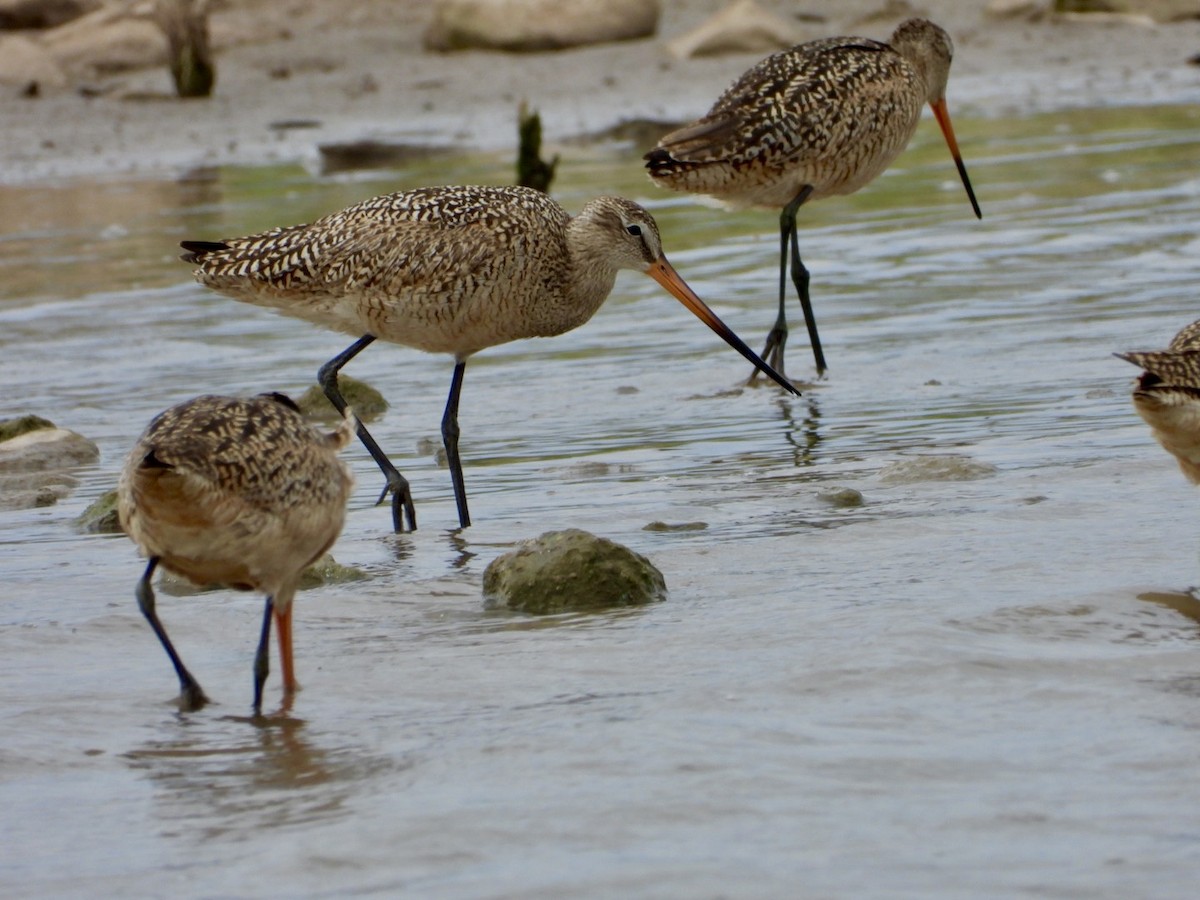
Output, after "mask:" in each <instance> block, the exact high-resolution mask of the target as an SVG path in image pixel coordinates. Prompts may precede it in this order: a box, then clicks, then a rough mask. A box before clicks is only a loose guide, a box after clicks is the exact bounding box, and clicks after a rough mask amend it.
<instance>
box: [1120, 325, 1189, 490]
mask: <svg viewBox="0 0 1200 900" xmlns="http://www.w3.org/2000/svg"><path fill="white" fill-rule="evenodd" d="M1116 355H1117V356H1119V357H1120V358H1121V359H1123V360H1126V361H1127V362H1131V363H1133V364H1134V365H1135V366H1139V367H1141V368H1142V369H1144V370H1145V371H1144V372H1142V374H1141V375H1140V376H1139V377H1138V380H1137V382H1136V383H1135V387H1134V389H1133V406H1134V409H1136V410H1137V412H1138V415H1140V416H1141V417H1142V418H1143V419H1144V420H1145V421H1146V424H1148V425H1149V426H1150V430H1151V432H1152V433H1153V434H1154V437H1155V439H1156V440H1157V441H1158V442H1159V443H1160V444H1162V446H1163V448H1164V449H1165V450H1166V451H1167V452H1168V453H1170V454H1171V455H1172V456H1174V457H1175V459H1176V460H1177V461H1178V462H1179V468H1180V469H1181V470H1182V471H1183V474H1184V475H1185V476H1187V478H1188V480H1189V481H1191V482H1192V484H1200V320H1197V321H1195V322H1193V323H1192V324H1191V325H1188V326H1187V327H1186V328H1184V329H1183V330H1182V331H1180V332H1179V333H1178V334H1177V335H1175V337H1174V338H1173V339H1172V341H1171V343H1170V345H1168V347H1167V349H1166V350H1141V351H1131V352H1129V353H1118V354H1116Z"/></svg>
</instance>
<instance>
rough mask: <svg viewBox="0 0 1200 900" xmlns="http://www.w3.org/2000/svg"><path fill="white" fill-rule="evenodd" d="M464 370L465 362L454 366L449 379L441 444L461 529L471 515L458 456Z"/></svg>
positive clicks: (468, 524) (467, 525)
mask: <svg viewBox="0 0 1200 900" xmlns="http://www.w3.org/2000/svg"><path fill="white" fill-rule="evenodd" d="M466 369H467V363H466V361H465V360H463V361H460V362H459V363H457V364H456V365H455V366H454V376H453V377H452V378H451V379H450V396H449V397H448V398H447V399H446V412H445V413H444V414H443V415H442V443H443V444H444V445H445V447H446V463H447V465H449V466H450V479H451V480H452V481H453V482H454V502H455V503H456V504H458V524H459V527H461V528H468V527H470V525H471V514H470V513H469V512H468V511H467V486H466V483H465V482H464V481H463V471H462V460H461V459H460V458H459V456H458V397H459V395H460V394H461V393H462V383H463V374H464V373H465V372H466Z"/></svg>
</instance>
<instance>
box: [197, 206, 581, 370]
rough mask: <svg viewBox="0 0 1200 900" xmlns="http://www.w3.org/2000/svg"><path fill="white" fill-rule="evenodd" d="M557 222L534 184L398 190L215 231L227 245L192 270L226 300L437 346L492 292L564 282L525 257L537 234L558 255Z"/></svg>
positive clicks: (560, 213)
mask: <svg viewBox="0 0 1200 900" xmlns="http://www.w3.org/2000/svg"><path fill="white" fill-rule="evenodd" d="M569 221H570V217H569V216H568V215H567V213H566V212H565V211H564V210H563V209H562V208H561V207H560V206H559V205H558V204H557V203H555V202H554V201H553V200H551V199H550V198H549V197H547V196H546V195H544V194H541V193H540V192H535V191H524V190H518V189H514V188H504V187H441V188H424V189H419V190H413V191H404V192H400V193H394V194H387V195H384V196H380V197H373V198H371V199H369V200H365V201H363V202H361V203H358V204H355V205H353V206H350V207H348V208H346V209H344V210H341V211H339V212H336V213H333V214H331V215H329V216H326V217H324V218H322V219H319V220H317V221H315V222H313V223H311V224H309V225H297V226H291V227H288V228H277V229H273V230H271V231H267V232H264V233H262V234H258V235H251V236H249V237H244V238H234V239H232V240H227V241H225V242H224V243H225V244H226V245H227V246H228V248H229V249H228V250H226V251H222V252H216V253H211V254H208V255H202V256H201V257H200V259H199V260H198V264H199V268H198V269H197V272H196V278H197V280H198V281H200V282H201V283H202V284H204V285H206V286H208V287H211V288H213V289H215V290H218V291H221V292H222V293H225V294H227V295H229V296H232V297H234V298H235V299H238V300H243V301H246V302H250V303H255V304H258V305H263V306H269V307H272V308H275V309H278V310H279V311H281V312H285V313H288V314H291V315H295V316H297V317H300V318H304V319H308V320H309V321H314V322H316V323H318V324H323V325H325V326H327V327H332V328H335V329H337V330H340V331H344V332H347V333H351V334H364V333H372V334H375V335H376V336H378V337H383V338H385V339H390V340H396V341H398V342H399V343H405V344H409V345H411V346H417V347H420V348H422V349H426V350H430V351H434V352H441V351H446V350H448V349H450V347H449V344H450V343H452V342H453V341H454V340H455V335H456V334H457V333H458V329H459V328H471V327H478V323H479V322H482V321H483V320H485V319H486V318H487V315H486V311H485V310H484V309H483V308H482V307H484V306H486V305H488V304H491V303H496V302H503V299H504V298H503V297H497V295H498V294H511V295H514V296H519V295H521V294H522V293H525V292H534V291H537V290H541V289H544V288H546V287H547V286H549V287H551V288H560V287H561V285H562V284H563V283H565V281H566V278H567V275H568V273H567V272H566V271H548V269H550V268H552V267H547V266H543V267H541V268H539V267H538V266H536V265H534V266H530V265H528V264H527V261H528V259H529V258H531V257H536V256H537V251H538V242H541V244H542V245H543V246H542V248H541V252H542V255H543V256H544V257H545V258H546V259H548V260H556V259H557V260H560V261H563V262H565V260H566V258H567V254H566V251H565V246H551V244H553V242H554V240H555V239H556V237H555V236H556V235H557V236H558V240H559V241H560V243H561V241H562V238H561V233H562V231H563V230H564V229H565V227H566V224H567V222H569ZM539 279H540V280H543V281H546V282H547V283H546V284H542V283H539ZM423 335H426V336H425V337H423ZM516 336H521V335H516ZM440 341H444V342H445V343H444V344H443V343H439V342H440ZM481 341H482V342H481V344H480V346H487V345H488V342H487V341H485V340H483V339H482V338H481ZM495 342H498V341H495ZM476 349H478V348H476Z"/></svg>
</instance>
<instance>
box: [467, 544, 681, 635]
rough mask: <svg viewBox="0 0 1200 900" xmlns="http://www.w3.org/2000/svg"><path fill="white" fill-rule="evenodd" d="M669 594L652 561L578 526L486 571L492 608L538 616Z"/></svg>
mask: <svg viewBox="0 0 1200 900" xmlns="http://www.w3.org/2000/svg"><path fill="white" fill-rule="evenodd" d="M666 594H667V584H666V580H665V579H664V578H663V575H662V573H661V572H660V571H659V570H658V569H656V568H655V567H654V564H653V563H651V562H650V561H649V560H648V559H646V558H645V557H644V556H642V555H640V554H638V553H634V552H633V551H632V550H630V549H629V548H627V547H623V546H621V545H620V544H617V543H615V542H613V541H610V540H608V539H607V538H601V537H596V536H595V535H593V534H589V533H588V532H586V531H581V530H580V529H578V528H569V529H567V530H565V531H548V532H546V533H545V534H543V535H541V536H539V537H537V538H534V539H533V540H529V541H524V542H523V543H521V544H520V545H519V546H518V547H517V548H516V549H515V550H511V551H509V552H508V553H505V554H503V555H502V556H498V557H496V559H494V560H492V561H491V563H489V564H488V567H487V569H485V570H484V573H483V595H484V598H485V599H486V600H487V602H488V603H489V604H490V605H503V606H507V607H508V608H509V609H514V610H519V611H521V612H527V613H532V614H535V615H546V614H549V613H561V612H578V611H589V612H590V611H596V610H601V609H609V608H612V607H623V606H642V605H644V604H647V603H653V602H654V601H656V600H663V599H665V598H666Z"/></svg>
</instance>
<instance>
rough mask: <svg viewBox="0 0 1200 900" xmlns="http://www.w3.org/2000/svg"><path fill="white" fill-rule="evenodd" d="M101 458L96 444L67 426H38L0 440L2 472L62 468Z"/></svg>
mask: <svg viewBox="0 0 1200 900" xmlns="http://www.w3.org/2000/svg"><path fill="white" fill-rule="evenodd" d="M99 458H100V451H99V450H98V449H97V447H96V445H95V444H93V443H92V442H91V441H89V440H88V439H87V438H85V437H84V436H83V435H81V434H76V433H75V432H74V431H68V430H67V429H66V428H39V429H37V430H36V431H27V432H25V433H24V434H19V435H17V436H16V437H14V438H12V439H10V440H7V441H4V442H3V443H0V474H4V475H12V474H18V473H29V472H61V471H62V470H63V469H69V468H71V467H72V466H82V465H87V464H89V463H94V462H95V461H96V460H98V459H99Z"/></svg>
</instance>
